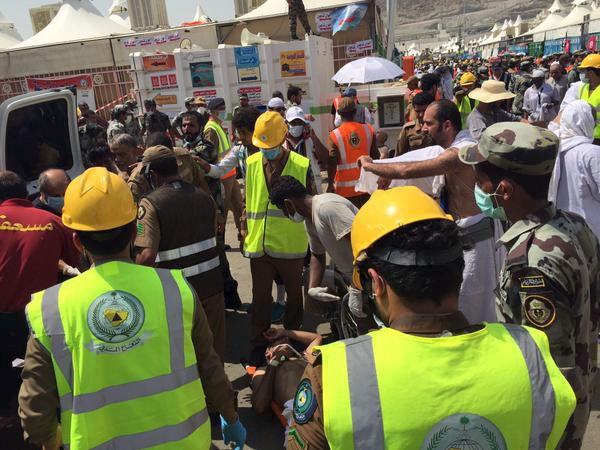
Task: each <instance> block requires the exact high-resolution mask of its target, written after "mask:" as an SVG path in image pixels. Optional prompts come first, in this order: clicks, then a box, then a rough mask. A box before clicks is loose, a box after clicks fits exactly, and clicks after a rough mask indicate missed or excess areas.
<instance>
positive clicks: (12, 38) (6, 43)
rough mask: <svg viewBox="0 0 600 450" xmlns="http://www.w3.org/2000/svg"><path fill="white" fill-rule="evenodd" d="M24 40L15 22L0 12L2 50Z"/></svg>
mask: <svg viewBox="0 0 600 450" xmlns="http://www.w3.org/2000/svg"><path fill="white" fill-rule="evenodd" d="M22 40H23V38H22V37H21V35H20V34H19V32H18V31H17V27H15V24H14V22H13V21H12V20H10V19H8V18H7V17H5V16H4V14H2V12H0V50H6V49H8V48H10V47H12V46H13V45H17V44H18V43H19V42H21V41H22Z"/></svg>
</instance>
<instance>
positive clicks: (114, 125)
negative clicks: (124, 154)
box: [106, 119, 127, 144]
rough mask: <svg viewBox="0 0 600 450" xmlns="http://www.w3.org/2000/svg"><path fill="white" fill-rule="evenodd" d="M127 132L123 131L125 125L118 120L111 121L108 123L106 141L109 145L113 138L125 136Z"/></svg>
mask: <svg viewBox="0 0 600 450" xmlns="http://www.w3.org/2000/svg"><path fill="white" fill-rule="evenodd" d="M126 133H127V130H126V129H125V125H124V124H122V123H121V122H119V121H118V120H114V119H113V120H111V121H110V122H108V129H107V130H106V137H107V139H108V143H109V144H110V143H111V142H112V140H113V139H114V137H115V136H118V135H119V134H126Z"/></svg>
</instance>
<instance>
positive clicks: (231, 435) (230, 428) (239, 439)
mask: <svg viewBox="0 0 600 450" xmlns="http://www.w3.org/2000/svg"><path fill="white" fill-rule="evenodd" d="M221 432H222V433H223V442H225V445H229V443H230V442H233V444H234V445H235V447H234V450H242V449H243V448H244V444H245V443H246V429H245V428H244V425H242V422H240V419H238V420H237V421H236V422H235V423H233V424H230V423H227V421H226V420H225V419H223V416H221Z"/></svg>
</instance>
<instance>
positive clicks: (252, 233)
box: [244, 150, 310, 259]
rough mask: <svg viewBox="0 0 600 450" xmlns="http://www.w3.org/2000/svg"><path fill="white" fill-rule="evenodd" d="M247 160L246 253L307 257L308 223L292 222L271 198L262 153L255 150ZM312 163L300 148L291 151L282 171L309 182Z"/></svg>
mask: <svg viewBox="0 0 600 450" xmlns="http://www.w3.org/2000/svg"><path fill="white" fill-rule="evenodd" d="M282 151H285V150H282ZM247 162H248V169H247V171H246V221H247V224H248V236H247V237H246V239H245V240H244V256H246V257H248V258H258V257H260V256H263V255H264V254H267V255H270V256H272V257H274V258H284V259H297V258H304V256H305V255H306V250H307V249H308V238H307V237H306V230H305V229H304V224H303V223H295V222H292V221H291V220H290V219H288V218H287V217H286V216H285V214H284V213H283V211H282V210H280V209H279V208H277V206H275V205H274V204H273V203H271V202H270V200H269V189H268V186H267V180H266V178H265V173H264V169H263V156H262V153H260V152H258V153H255V154H254V155H252V156H250V157H249V158H248V159H247ZM309 165H310V161H309V160H308V158H305V157H304V156H302V155H299V154H298V153H296V152H289V158H288V160H287V163H286V164H285V167H284V169H283V172H282V173H281V175H282V176H284V175H289V176H292V177H294V178H295V179H297V180H298V181H299V182H300V183H302V185H303V186H306V177H307V175H308V168H309Z"/></svg>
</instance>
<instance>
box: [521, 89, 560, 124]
mask: <svg viewBox="0 0 600 450" xmlns="http://www.w3.org/2000/svg"><path fill="white" fill-rule="evenodd" d="M559 102H560V100H559V98H558V94H557V93H556V92H555V91H554V89H553V88H552V86H550V85H549V84H548V83H545V82H544V83H543V84H542V85H541V86H540V88H539V89H538V88H537V87H536V86H535V85H532V86H531V87H529V88H528V89H527V90H526V91H525V96H524V97H523V109H524V110H525V111H526V112H527V115H528V116H529V121H530V122H549V121H551V120H553V119H554V118H555V117H556V114H557V109H556V105H558V103H559Z"/></svg>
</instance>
